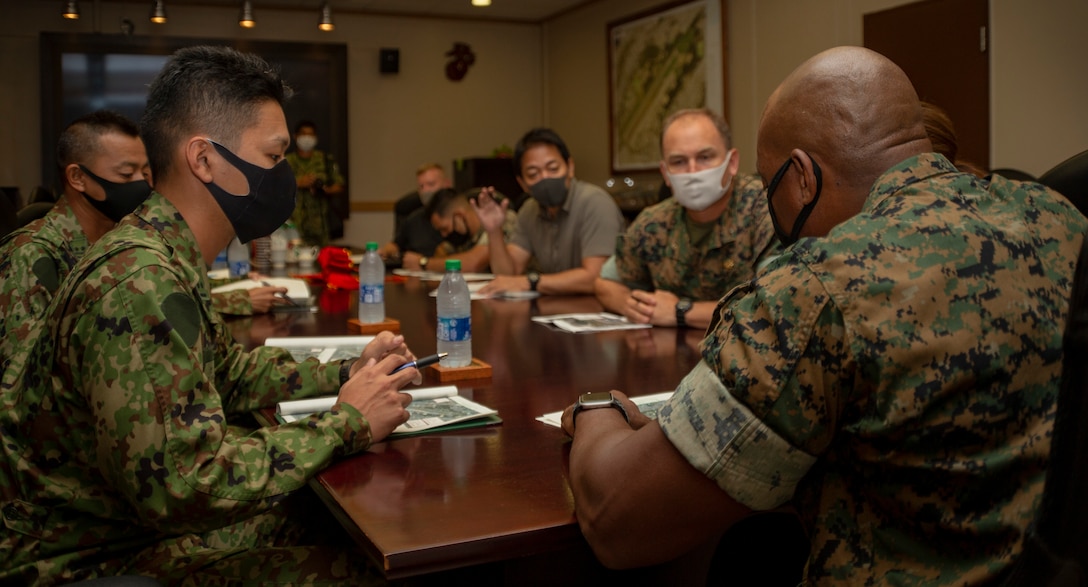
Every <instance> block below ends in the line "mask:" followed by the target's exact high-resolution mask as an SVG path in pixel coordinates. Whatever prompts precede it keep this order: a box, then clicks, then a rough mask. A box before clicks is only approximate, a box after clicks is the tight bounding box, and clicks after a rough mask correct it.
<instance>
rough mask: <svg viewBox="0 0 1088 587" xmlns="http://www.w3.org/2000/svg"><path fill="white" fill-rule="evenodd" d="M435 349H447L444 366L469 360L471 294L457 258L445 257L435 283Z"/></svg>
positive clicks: (445, 350) (464, 365) (442, 350)
mask: <svg viewBox="0 0 1088 587" xmlns="http://www.w3.org/2000/svg"><path fill="white" fill-rule="evenodd" d="M437 346H438V352H440V353H449V355H447V356H446V358H445V359H442V361H441V362H440V363H439V364H440V365H442V366H443V367H467V366H469V364H471V363H472V297H471V295H470V294H469V291H468V284H467V283H465V278H464V276H463V275H461V261H460V260H459V259H447V260H446V275H445V276H444V277H442V283H441V284H439V286H438V345H437Z"/></svg>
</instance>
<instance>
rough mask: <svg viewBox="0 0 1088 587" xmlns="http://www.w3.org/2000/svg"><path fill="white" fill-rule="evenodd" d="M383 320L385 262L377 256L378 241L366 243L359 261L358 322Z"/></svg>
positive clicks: (366, 322)
mask: <svg viewBox="0 0 1088 587" xmlns="http://www.w3.org/2000/svg"><path fill="white" fill-rule="evenodd" d="M383 321H385V263H383V262H382V258H381V257H379V256H378V243H376V242H369V243H367V244H366V254H365V255H363V260H362V262H360V263H359V322H362V323H364V324H373V323H375V322H383Z"/></svg>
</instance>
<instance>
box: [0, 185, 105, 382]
mask: <svg viewBox="0 0 1088 587" xmlns="http://www.w3.org/2000/svg"><path fill="white" fill-rule="evenodd" d="M87 246H88V245H87V237H86V235H84V234H83V228H82V227H81V226H80V225H79V220H77V219H76V215H75V213H74V212H73V211H72V207H71V206H69V205H68V199H67V198H61V199H60V201H59V202H57V203H56V205H54V206H53V209H52V210H50V211H49V213H48V214H46V215H45V216H44V217H42V218H39V219H38V220H35V221H34V222H31V223H30V224H28V225H26V226H24V227H22V228H20V229H19V230H16V231H15V232H12V233H11V234H9V235H7V236H6V237H4V238H3V239H2V240H0V373H3V381H4V382H7V383H6V384H9V383H10V382H8V379H10V378H12V377H17V376H18V374H19V373H20V372H21V371H22V366H23V363H24V362H25V361H26V355H27V353H26V348H27V345H26V341H27V340H28V339H29V338H30V337H31V330H32V328H33V327H34V325H35V324H36V323H37V322H38V321H39V320H41V317H42V316H43V315H44V314H45V310H46V308H48V307H49V301H50V300H52V299H53V294H54V293H55V292H56V291H57V288H58V287H60V282H61V281H63V280H64V277H65V276H66V275H68V272H69V271H71V269H72V266H74V265H75V264H76V262H77V261H79V259H80V257H82V256H83V253H84V252H85V251H86V250H87Z"/></svg>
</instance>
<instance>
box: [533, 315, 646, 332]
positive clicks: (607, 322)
mask: <svg viewBox="0 0 1088 587" xmlns="http://www.w3.org/2000/svg"><path fill="white" fill-rule="evenodd" d="M532 320H533V322H537V323H540V324H550V325H552V326H555V327H556V328H559V329H561V330H565V331H567V332H576V333H577V332H605V331H608V330H633V329H639V328H652V327H653V325H651V324H635V323H633V322H630V321H628V320H627V318H624V317H623V316H620V315H618V314H611V313H609V312H590V313H580V314H552V315H550V316H533V318H532Z"/></svg>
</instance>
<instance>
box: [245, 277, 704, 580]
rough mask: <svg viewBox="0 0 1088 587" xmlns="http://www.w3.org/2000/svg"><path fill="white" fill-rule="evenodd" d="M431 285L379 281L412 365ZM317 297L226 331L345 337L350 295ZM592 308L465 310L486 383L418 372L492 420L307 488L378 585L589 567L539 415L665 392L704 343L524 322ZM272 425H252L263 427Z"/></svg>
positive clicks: (358, 459)
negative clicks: (600, 399)
mask: <svg viewBox="0 0 1088 587" xmlns="http://www.w3.org/2000/svg"><path fill="white" fill-rule="evenodd" d="M437 285H438V283H437V282H435V281H424V280H421V279H419V278H417V277H410V278H402V277H399V276H390V277H389V281H388V282H387V284H386V301H385V303H386V314H387V316H389V317H391V318H394V319H396V320H398V321H399V322H400V331H401V332H402V333H403V334H404V335H405V338H406V342H407V344H408V345H409V347H410V348H411V349H412V351H413V352H414V353H415V354H416V356H424V355H427V354H431V353H433V352H435V347H436V340H435V331H436V330H435V327H436V305H435V298H434V297H431V296H429V295H428V294H429V292H430V291H431V290H433V289H435V288H436V287H437ZM316 296H317V298H316V299H317V303H316V307H317V308H318V311H316V312H277V313H273V314H268V315H262V316H255V317H252V318H246V319H242V320H233V321H229V322H228V326H230V327H231V330H232V333H233V334H234V336H235V337H236V338H237V339H238V340H239V341H240V342H242V343H243V344H246V345H247V346H250V347H253V346H257V345H260V344H262V343H263V342H264V340H265V338H268V337H272V336H331V335H347V334H351V333H352V332H351V331H350V330H349V325H348V320H349V319H350V318H352V317H354V316H355V312H356V300H355V297H356V292H355V291H344V290H319V291H318V292H317V294H316ZM600 311H602V308H601V306H600V304H599V303H598V302H597V300H596V299H595V298H593V297H592V296H542V297H539V298H536V299H532V300H525V299H522V300H502V299H487V300H475V301H473V302H472V344H473V356H474V357H476V358H478V359H480V360H482V361H484V362H486V363H488V364H489V365H490V366H491V369H492V373H491V376H490V377H488V378H482V379H468V380H462V381H453V382H440V381H439V379H438V375H437V372H436V371H434V370H433V369H431V368H425V369H424V370H423V374H424V382H423V385H424V386H433V385H447V384H455V385H457V387H458V393H459V394H460V395H462V396H464V397H466V398H468V399H471V400H473V401H476V402H478V403H481V404H484V405H485V406H488V407H491V408H494V409H495V410H497V411H498V414H499V417H501V418H502V423H501V424H498V425H494V426H488V427H477V428H470V429H464V430H458V431H450V432H440V433H428V434H423V435H419V436H414V437H409V438H401V439H396V440H392V441H387V442H383V443H379V444H376V445H375V446H373V447H372V448H371V449H370V450H369V451H367V452H366V453H363V454H359V455H354V456H352V457H349V458H346V459H343V460H341V461H339V462H337V463H335V464H333V465H332V466H330V467H329V468H328V469H326V470H325V471H323V472H322V473H321V474H319V475H318V476H317V477H316V479H315V480H314V482H312V483H311V487H312V488H313V489H314V491H315V492H316V493H317V495H318V496H319V497H320V498H321V500H322V501H323V502H324V503H325V504H326V505H327V506H328V508H329V510H330V511H331V512H332V514H333V515H334V517H335V518H336V519H337V520H338V521H339V522H340V523H341V524H342V525H343V527H344V528H345V529H346V530H347V532H348V534H350V535H351V537H352V538H354V540H355V541H356V542H357V543H358V544H359V546H360V548H361V549H362V550H363V551H365V552H366V553H367V554H368V555H369V556H371V557H372V558H373V560H374V561H375V563H376V564H377V565H378V566H379V567H380V568H382V569H383V571H384V572H385V574H386V576H387V578H389V579H398V578H404V577H413V576H418V575H423V574H428V573H436V572H439V571H446V570H449V569H459V568H464V567H473V566H478V565H488V564H491V565H493V564H496V563H498V564H503V565H507V567H506V570H505V571H503V572H504V573H505V574H506V575H507V576H515V577H516V576H517V572H514V571H511V570H510V568H513V566H514V565H517V564H521V563H525V562H527V561H528V562H529V563H530V566H529V567H528V568H527V569H523V570H522V571H521V572H522V573H532V574H533V575H534V577H536V578H539V573H553V572H557V569H558V568H559V567H564V568H565V567H568V566H571V565H574V566H575V567H577V566H578V565H582V566H583V567H584V566H586V565H587V564H588V565H593V564H595V561H594V560H593V558H592V555H591V553H590V552H589V550H588V547H587V545H586V543H585V541H584V539H583V538H582V535H581V532H580V531H579V528H578V524H577V521H576V520H575V517H574V501H573V497H572V494H571V490H570V486H569V483H568V479H567V471H568V469H567V458H568V455H569V439H568V438H567V436H566V435H565V434H564V433H563V431H562V430H561V429H559V428H555V427H552V426H548V425H546V424H543V423H541V422H539V421H537V420H536V418H537V417H538V416H541V415H543V414H545V413H548V412H553V411H557V410H562V409H563V408H565V407H566V406H568V405H570V404H571V403H573V402H574V401H575V399H576V398H577V397H578V395H579V394H582V393H585V392H590V391H608V390H612V389H618V390H621V391H623V392H625V393H627V394H628V395H630V396H638V395H647V394H652V393H657V392H660V391H665V390H672V389H674V388H675V386H676V384H677V383H678V382H679V381H680V380H681V378H683V377H684V376H685V375H686V374H687V373H688V372H689V371H690V370H691V368H692V367H694V366H695V364H696V363H697V362H698V360H699V350H698V345H699V342H700V340H701V338H702V336H701V335H702V333H701V332H700V331H698V330H696V329H676V328H651V329H639V330H614V331H607V332H596V333H580V334H573V333H569V332H565V331H562V330H559V329H557V328H555V327H553V326H549V325H545V324H539V323H535V322H533V321H531V320H530V318H531V317H533V316H538V315H551V314H561V313H573V312H600ZM410 410H411V408H410V407H409V411H410ZM272 416H273V413H272V411H271V410H265V411H264V412H262V414H261V415H259V417H261V419H263V420H264V421H265V422H266V423H268V422H270V421H271V418H272ZM564 557H565V558H564ZM557 560H559V561H562V562H561V563H556V562H555V561H557ZM532 561H536V562H535V563H533V562H532ZM540 561H547V562H540ZM572 561H574V562H572ZM587 561H588V562H587ZM584 571H585V569H584V568H583V569H581V570H579V571H578V572H579V573H583V575H582V576H584ZM567 572H571V571H570V570H569V569H568V570H567Z"/></svg>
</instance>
